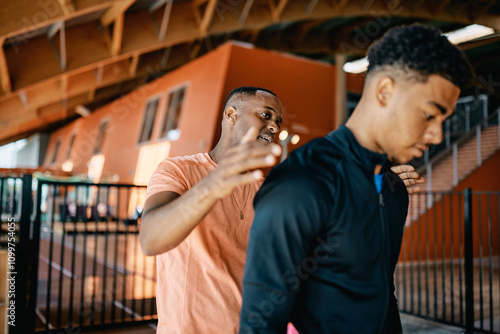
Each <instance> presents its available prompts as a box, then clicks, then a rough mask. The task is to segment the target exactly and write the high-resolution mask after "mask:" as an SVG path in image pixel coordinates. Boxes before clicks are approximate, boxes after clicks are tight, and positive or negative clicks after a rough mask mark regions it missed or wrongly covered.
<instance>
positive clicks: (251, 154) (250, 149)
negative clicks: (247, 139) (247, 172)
mask: <svg viewBox="0 0 500 334" xmlns="http://www.w3.org/2000/svg"><path fill="white" fill-rule="evenodd" d="M267 155H274V156H275V157H279V156H280V155H281V147H280V146H279V145H277V144H265V143H261V142H259V141H254V142H251V143H247V144H244V145H243V144H240V145H237V146H234V147H231V148H230V149H229V150H228V153H227V155H226V156H225V157H224V163H225V164H237V163H240V162H244V161H246V160H249V159H252V158H259V157H265V156H267Z"/></svg>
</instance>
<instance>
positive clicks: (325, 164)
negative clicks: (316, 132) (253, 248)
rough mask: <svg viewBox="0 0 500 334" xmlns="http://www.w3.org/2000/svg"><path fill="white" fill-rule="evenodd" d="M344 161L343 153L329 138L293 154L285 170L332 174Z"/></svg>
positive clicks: (317, 139)
mask: <svg viewBox="0 0 500 334" xmlns="http://www.w3.org/2000/svg"><path fill="white" fill-rule="evenodd" d="M341 160H342V152H341V150H339V149H338V147H337V146H336V144H335V143H334V142H332V141H331V140H329V139H328V138H327V137H321V138H316V139H313V140H312V141H310V142H309V143H307V144H305V145H303V146H301V147H299V148H298V149H296V150H294V151H292V152H291V154H290V156H289V157H288V159H286V160H285V162H284V163H283V166H282V167H283V168H284V169H289V170H292V171H295V172H296V173H301V172H314V173H313V175H312V176H314V175H317V174H316V173H320V174H321V173H322V172H323V171H324V172H327V171H328V172H332V171H334V170H335V168H336V165H337V164H338V163H339V162H340V161H341Z"/></svg>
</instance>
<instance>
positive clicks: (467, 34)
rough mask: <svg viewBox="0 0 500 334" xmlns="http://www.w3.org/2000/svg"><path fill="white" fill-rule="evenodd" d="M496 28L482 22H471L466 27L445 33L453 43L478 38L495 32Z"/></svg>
mask: <svg viewBox="0 0 500 334" xmlns="http://www.w3.org/2000/svg"><path fill="white" fill-rule="evenodd" d="M494 33H495V30H494V29H492V28H489V27H485V26H482V25H480V24H471V25H469V26H467V27H465V28H462V29H458V30H454V31H450V32H447V33H445V34H443V36H446V37H448V40H449V41H450V42H451V43H453V44H460V43H464V42H468V41H471V40H474V39H477V38H481V37H484V36H488V35H491V34H494Z"/></svg>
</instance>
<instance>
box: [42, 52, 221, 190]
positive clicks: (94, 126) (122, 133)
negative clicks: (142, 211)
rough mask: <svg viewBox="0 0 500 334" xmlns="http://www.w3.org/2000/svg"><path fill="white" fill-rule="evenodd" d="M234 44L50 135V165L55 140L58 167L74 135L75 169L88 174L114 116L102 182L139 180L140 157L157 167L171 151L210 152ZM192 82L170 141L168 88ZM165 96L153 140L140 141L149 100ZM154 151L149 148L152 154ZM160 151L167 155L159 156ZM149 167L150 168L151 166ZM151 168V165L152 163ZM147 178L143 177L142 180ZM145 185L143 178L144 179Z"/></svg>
mask: <svg viewBox="0 0 500 334" xmlns="http://www.w3.org/2000/svg"><path fill="white" fill-rule="evenodd" d="M229 54H230V53H229V45H228V46H224V47H221V48H218V49H217V50H215V51H213V52H211V53H210V54H207V55H205V56H203V57H200V58H198V59H196V60H195V61H193V62H191V63H189V64H187V65H185V66H183V67H182V68H179V69H177V70H175V71H173V72H170V73H169V74H168V75H165V76H163V77H161V78H159V79H157V80H155V81H152V82H150V83H149V84H147V85H144V86H142V87H140V88H138V89H136V90H135V91H133V92H132V93H130V94H128V95H126V96H124V97H122V98H120V99H117V100H115V101H113V102H112V103H110V104H108V105H106V106H104V107H101V108H100V109H98V110H96V111H94V112H93V113H92V114H91V115H90V116H88V117H86V118H80V119H78V120H77V121H75V122H72V123H71V124H69V125H68V126H65V127H64V128H62V129H60V130H58V131H55V132H54V133H53V134H52V135H51V139H50V143H49V147H48V150H47V155H46V157H45V163H44V165H46V166H50V161H51V159H52V155H53V151H54V147H55V143H56V141H57V139H59V138H61V145H60V147H59V153H58V158H57V160H56V164H55V165H54V166H55V167H59V168H60V167H61V166H62V164H63V163H64V161H65V158H66V154H67V150H68V146H69V141H70V138H71V133H73V132H76V133H77V134H78V135H77V137H76V139H75V142H74V145H73V149H72V154H71V160H72V162H73V164H74V168H73V173H74V174H79V173H87V171H88V166H87V163H88V162H89V161H90V160H91V158H92V156H93V150H94V145H95V142H96V137H97V133H98V129H99V125H100V123H101V122H102V120H103V119H106V118H108V119H110V122H109V123H108V124H109V125H108V130H107V132H106V134H105V139H104V142H103V145H102V154H103V156H104V157H105V161H104V166H103V173H102V178H101V182H111V181H112V180H113V175H117V176H118V177H119V182H120V183H132V182H134V176H135V174H136V172H137V170H136V169H137V168H136V167H137V166H138V164H137V163H138V158H139V156H140V154H141V152H142V153H144V152H146V154H143V155H141V157H142V158H143V159H144V158H146V159H151V162H150V163H149V162H146V163H144V161H143V163H142V165H146V166H147V165H148V164H149V165H154V166H156V164H157V163H158V162H159V161H160V160H161V159H162V158H164V157H165V156H166V155H171V156H172V155H180V154H194V153H197V152H200V151H206V150H208V149H209V148H210V147H211V146H212V138H213V133H214V131H215V126H214V124H215V122H216V120H217V115H218V113H219V101H220V99H221V96H222V90H223V87H222V83H223V80H224V76H225V71H226V66H227V62H228V57H229ZM184 84H187V85H188V86H187V88H186V95H185V98H184V104H183V109H182V112H181V115H180V119H179V129H180V131H181V137H180V138H179V139H178V140H177V141H172V142H168V141H167V140H165V139H158V137H159V133H160V131H161V125H162V124H161V123H162V121H163V117H164V113H165V106H166V103H167V97H168V92H169V91H170V90H171V89H175V88H177V87H179V86H181V85H184ZM154 96H160V97H161V99H160V103H159V106H158V110H157V115H156V120H155V125H154V128H153V133H152V140H151V141H150V142H147V143H143V144H138V143H137V141H138V138H139V135H140V130H141V126H142V122H143V117H144V113H145V110H144V108H145V105H146V102H147V101H148V99H149V98H151V97H154ZM148 149H150V152H147V151H148ZM158 152H160V154H163V156H157V155H158ZM147 167H148V166H147ZM149 167H151V166H149ZM149 169H151V168H149ZM143 179H144V178H143ZM140 183H144V182H140Z"/></svg>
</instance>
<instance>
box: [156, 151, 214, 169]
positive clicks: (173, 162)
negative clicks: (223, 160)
mask: <svg viewBox="0 0 500 334" xmlns="http://www.w3.org/2000/svg"><path fill="white" fill-rule="evenodd" d="M209 159H210V158H209V157H208V154H207V153H197V154H192V155H182V156H174V157H166V158H164V159H163V160H162V161H160V163H159V164H158V165H159V166H162V167H164V168H169V167H170V166H173V167H178V168H179V167H180V168H183V167H190V166H193V167H211V166H213V167H215V165H214V164H213V162H211V161H210V160H209Z"/></svg>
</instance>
